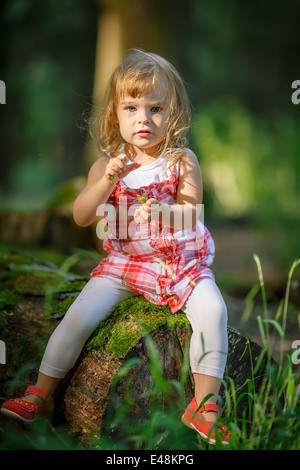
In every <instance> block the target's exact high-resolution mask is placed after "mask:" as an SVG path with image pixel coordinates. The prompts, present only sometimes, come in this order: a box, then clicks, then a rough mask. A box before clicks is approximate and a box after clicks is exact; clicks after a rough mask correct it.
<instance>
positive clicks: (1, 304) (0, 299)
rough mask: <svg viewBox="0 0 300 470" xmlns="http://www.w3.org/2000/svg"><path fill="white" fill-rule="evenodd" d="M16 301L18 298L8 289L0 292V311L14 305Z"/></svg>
mask: <svg viewBox="0 0 300 470" xmlns="http://www.w3.org/2000/svg"><path fill="white" fill-rule="evenodd" d="M18 300H19V296H18V295H16V294H15V293H14V292H12V291H11V290H9V289H4V290H2V291H0V310H3V309H5V308H8V307H12V306H13V305H16V304H17V302H18Z"/></svg>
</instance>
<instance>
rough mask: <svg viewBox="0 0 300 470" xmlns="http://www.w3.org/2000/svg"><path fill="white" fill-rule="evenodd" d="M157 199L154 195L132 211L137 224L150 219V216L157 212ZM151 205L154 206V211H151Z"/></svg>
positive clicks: (144, 222)
mask: <svg viewBox="0 0 300 470" xmlns="http://www.w3.org/2000/svg"><path fill="white" fill-rule="evenodd" d="M159 204H160V203H159V201H158V200H157V199H155V198H154V197H152V198H150V199H148V200H147V201H146V202H145V203H144V204H142V205H141V207H140V208H139V209H137V210H136V211H135V213H134V216H133V218H134V220H135V222H136V223H137V224H146V223H147V222H149V221H150V219H151V214H152V216H153V215H154V214H155V213H156V212H157V209H158V205H159ZM152 205H155V206H156V211H155V212H153V207H152ZM152 218H153V217H152Z"/></svg>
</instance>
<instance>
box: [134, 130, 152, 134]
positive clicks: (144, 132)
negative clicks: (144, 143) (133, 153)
mask: <svg viewBox="0 0 300 470" xmlns="http://www.w3.org/2000/svg"><path fill="white" fill-rule="evenodd" d="M136 134H137V135H140V136H147V135H150V134H151V132H150V131H148V130H147V129H142V130H140V131H138V132H136Z"/></svg>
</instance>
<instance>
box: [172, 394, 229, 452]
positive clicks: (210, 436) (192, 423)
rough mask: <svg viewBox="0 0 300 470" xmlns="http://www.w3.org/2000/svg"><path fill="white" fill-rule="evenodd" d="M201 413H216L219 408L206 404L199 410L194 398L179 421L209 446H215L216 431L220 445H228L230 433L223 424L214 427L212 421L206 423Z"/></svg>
mask: <svg viewBox="0 0 300 470" xmlns="http://www.w3.org/2000/svg"><path fill="white" fill-rule="evenodd" d="M203 411H214V412H216V413H218V411H219V407H218V405H214V404H211V403H207V404H205V405H203V406H202V407H201V408H199V406H198V405H197V402H196V399H195V397H194V398H193V400H192V401H191V403H190V404H189V405H188V407H187V408H186V410H185V412H184V414H183V416H182V418H181V421H182V422H183V424H184V425H185V426H187V427H189V428H191V429H194V430H195V431H197V432H198V433H199V434H200V436H201V437H203V438H204V439H205V440H207V441H208V443H209V444H216V442H217V437H216V430H217V433H218V435H219V436H220V439H221V442H222V444H224V445H228V441H229V438H230V432H229V431H228V429H227V428H226V427H225V426H224V424H218V425H215V423H214V422H213V421H206V419H205V418H204V417H203V416H202V413H203ZM214 425H215V426H214Z"/></svg>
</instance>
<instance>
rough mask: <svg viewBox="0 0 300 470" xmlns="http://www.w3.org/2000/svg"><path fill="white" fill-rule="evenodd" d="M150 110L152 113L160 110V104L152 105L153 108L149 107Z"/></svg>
mask: <svg viewBox="0 0 300 470" xmlns="http://www.w3.org/2000/svg"><path fill="white" fill-rule="evenodd" d="M151 111H152V113H159V112H160V111H162V108H161V107H160V106H153V108H151Z"/></svg>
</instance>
